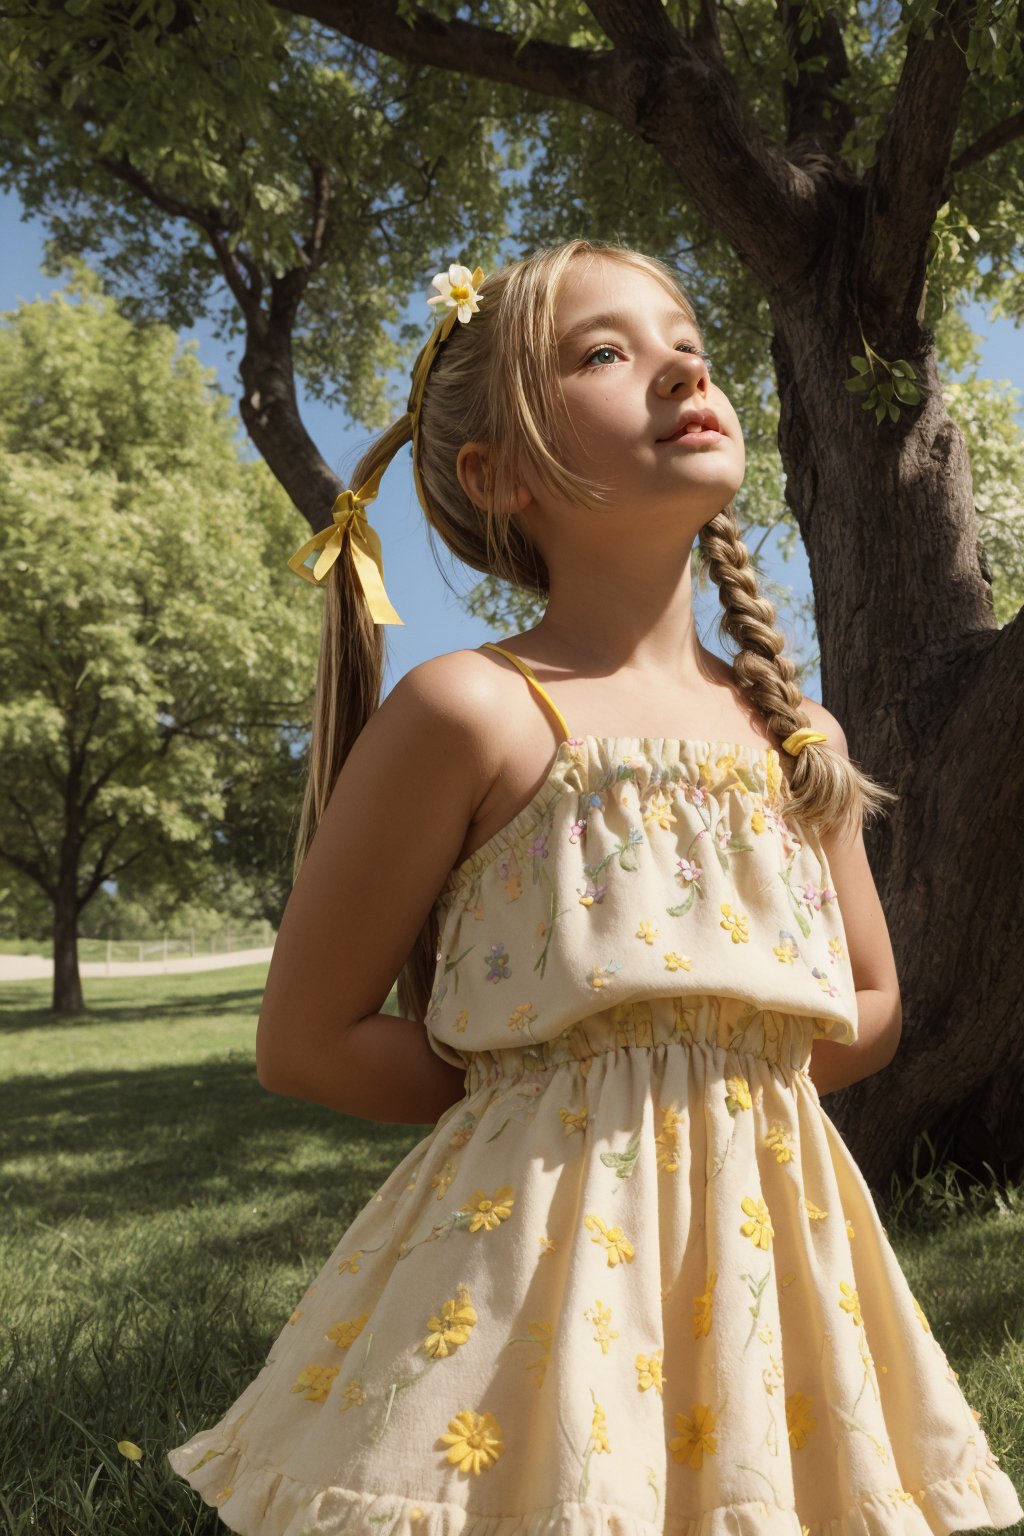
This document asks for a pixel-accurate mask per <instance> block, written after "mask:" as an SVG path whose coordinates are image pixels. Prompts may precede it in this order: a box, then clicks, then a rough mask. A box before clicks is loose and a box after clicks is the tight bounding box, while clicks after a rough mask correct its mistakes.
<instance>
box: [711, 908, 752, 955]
mask: <svg viewBox="0 0 1024 1536" xmlns="http://www.w3.org/2000/svg"><path fill="white" fill-rule="evenodd" d="M720 910H721V911H722V912H723V913H724V920H723V921H722V922H720V923H719V925H718V926H719V928H724V929H726V931H727V932H728V933H729V934H730V936H731V938H732V941H733V943H734V944H746V943H748V942H749V940H750V933H749V931H748V927H747V924H748V922H749V919H748V918H746V917H744V916H742V915H741V914H740V913H739V912H734V911H733V909H732V904H731V903H730V902H728V901H723V902H722V904H721V908H720Z"/></svg>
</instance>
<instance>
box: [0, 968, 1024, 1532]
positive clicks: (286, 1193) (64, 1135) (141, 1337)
mask: <svg viewBox="0 0 1024 1536" xmlns="http://www.w3.org/2000/svg"><path fill="white" fill-rule="evenodd" d="M265 976H266V967H265V966H257V967H248V968H243V969H238V970H229V971H217V972H206V973H198V974H196V975H191V976H157V977H149V978H145V979H144V980H137V981H136V980H130V981H116V980H112V981H103V980H87V981H86V982H85V984H84V985H85V995H86V1001H87V1003H88V1005H89V1009H90V1012H89V1013H88V1015H87V1016H86V1017H84V1018H82V1019H78V1020H73V1019H72V1020H65V1019H61V1018H58V1017H56V1016H55V1015H54V1014H52V1013H51V1012H50V1011H49V1006H48V1005H49V983H46V982H39V983H23V984H18V985H16V986H15V985H8V986H6V987H0V1085H2V1087H0V1156H2V1157H3V1162H2V1164H0V1339H2V1350H0V1530H3V1531H4V1533H5V1536H29V1533H31V1536H101V1533H102V1536H204V1533H205V1536H213V1533H218V1536H219V1533H220V1532H222V1531H224V1530H225V1529H226V1528H225V1526H224V1525H223V1524H222V1523H221V1522H220V1520H219V1518H218V1516H217V1513H216V1511H215V1510H213V1509H209V1508H207V1507H206V1506H205V1505H204V1504H202V1502H201V1500H200V1499H199V1496H198V1494H196V1493H194V1492H193V1491H192V1489H190V1488H189V1487H188V1486H187V1485H186V1484H185V1483H184V1482H183V1481H182V1480H181V1479H178V1478H176V1477H175V1476H174V1474H173V1473H172V1472H171V1471H170V1469H169V1467H168V1466H167V1463H166V1461H165V1459H164V1452H165V1450H166V1448H167V1447H168V1446H170V1445H174V1444H178V1443H180V1442H181V1441H183V1440H184V1439H185V1438H186V1437H187V1436H188V1435H189V1434H191V1433H192V1432H193V1431H194V1430H195V1429H197V1428H198V1427H201V1426H202V1425H204V1424H206V1423H211V1422H213V1421H214V1420H215V1419H216V1418H218V1417H220V1416H221V1415H222V1414H223V1412H224V1411H225V1409H226V1407H227V1406H228V1405H229V1404H230V1403H231V1402H232V1401H233V1400H234V1399H235V1398H236V1397H237V1396H238V1395H239V1393H240V1392H241V1390H242V1388H243V1387H244V1386H245V1385H246V1383H247V1382H248V1381H249V1380H251V1378H252V1377H253V1376H254V1375H256V1374H257V1373H258V1371H259V1369H260V1368H261V1366H262V1365H263V1363H264V1360H265V1358H266V1354H267V1351H268V1350H269V1348H270V1345H271V1343H272V1342H273V1340H274V1338H276V1336H277V1334H278V1333H279V1332H280V1329H281V1327H282V1325H283V1321H284V1320H285V1319H287V1317H288V1316H289V1315H290V1313H291V1310H292V1308H293V1307H294V1305H295V1302H296V1298H297V1297H298V1296H300V1295H301V1294H302V1291H303V1290H304V1289H305V1287H306V1285H308V1284H309V1282H310V1281H311V1280H312V1279H313V1277H314V1276H315V1274H316V1273H317V1272H318V1270H319V1269H320V1268H321V1267H322V1264H323V1262H324V1259H325V1257H326V1255H327V1254H329V1253H330V1252H331V1250H332V1249H333V1248H334V1246H335V1244H336V1243H337V1241H338V1238H339V1236H340V1235H341V1233H342V1231H343V1230H344V1228H345V1227H346V1226H347V1225H348V1224H349V1223H350V1222H351V1220H352V1219H353V1217H354V1216H355V1215H356V1213H357V1212H358V1211H359V1210H360V1209H361V1208H362V1206H363V1205H364V1204H365V1203H366V1202H367V1200H368V1199H369V1198H370V1197H371V1195H372V1194H373V1193H374V1191H375V1190H376V1189H377V1188H378V1187H379V1186H380V1185H381V1184H382V1183H383V1182H384V1180H385V1179H386V1178H387V1176H388V1174H389V1173H390V1172H391V1170H392V1169H393V1168H394V1167H395V1165H396V1164H397V1163H398V1162H399V1161H400V1160H401V1159H402V1158H403V1157H404V1156H405V1155H406V1153H407V1152H409V1151H410V1150H411V1149H412V1147H413V1146H414V1145H415V1144H416V1142H417V1141H418V1140H420V1139H421V1137H422V1136H423V1135H424V1134H426V1132H427V1131H428V1130H429V1127H422V1128H421V1127H407V1126H377V1125H373V1124H371V1123H369V1122H367V1121H363V1120H356V1119H351V1118H348V1117H345V1116H342V1115H338V1114H336V1113H334V1112H333V1111H330V1110H326V1109H322V1108H320V1107H319V1106H316V1105H308V1104H302V1103H299V1102H296V1101H293V1100H289V1099H285V1098H281V1097H279V1096H277V1095H272V1094H269V1093H267V1092H265V1090H263V1089H262V1088H261V1087H260V1086H259V1084H258V1082H257V1081H256V1075H255V1070H254V1065H253V1043H254V1038H255V1027H256V1015H257V1010H258V1007H259V999H260V996H261V993H262V988H263V983H264V980H265ZM883 1219H884V1221H885V1224H886V1228H887V1230H888V1234H889V1237H890V1240H891V1241H892V1243H893V1246H894V1248H895V1249H896V1252H897V1254H898V1256H899V1259H900V1262H901V1264H902V1265H903V1268H904V1270H905V1272H906V1274H907V1277H908V1279H909V1280H910V1283H911V1286H912V1287H913V1289H914V1292H915V1294H916V1295H917V1296H918V1298H919V1299H920V1301H921V1303H922V1305H923V1307H924V1308H925V1310H926V1312H927V1315H928V1317H929V1320H930V1322H931V1324H932V1327H933V1328H934V1330H935V1331H936V1333H937V1335H938V1337H939V1338H940V1339H941V1341H942V1343H943V1347H944V1348H945V1350H946V1353H947V1354H948V1356H949V1358H950V1360H951V1362H952V1364H953V1366H954V1368H955V1369H957V1370H958V1371H959V1372H960V1384H961V1386H962V1387H963V1389H964V1391H965V1393H966V1395H967V1397H968V1400H969V1401H970V1402H971V1403H972V1405H973V1406H975V1407H976V1408H977V1409H978V1410H979V1412H980V1413H981V1414H982V1418H983V1422H984V1425H985V1429H986V1433H987V1434H988V1437H989V1440H990V1442H991V1444H992V1447H993V1449H994V1450H995V1452H996V1454H997V1455H999V1456H1000V1458H1001V1464H1002V1466H1003V1468H1004V1469H1005V1470H1006V1471H1007V1473H1008V1474H1009V1475H1010V1477H1011V1478H1013V1479H1014V1481H1015V1482H1016V1484H1017V1486H1018V1488H1021V1487H1022V1486H1024V1344H1022V1331H1024V1270H1022V1267H1021V1265H1020V1262H1019V1255H1020V1252H1021V1244H1022V1237H1024V1197H1022V1195H1021V1193H1020V1191H1015V1190H1012V1189H1011V1190H1008V1191H1004V1192H1003V1193H1002V1194H998V1193H996V1192H995V1191H989V1192H985V1191H978V1190H974V1191H973V1192H968V1193H967V1194H962V1193H961V1191H960V1189H959V1187H958V1186H957V1184H956V1182H955V1180H952V1179H951V1177H950V1174H949V1170H944V1171H936V1170H932V1171H929V1172H925V1173H924V1174H921V1175H919V1176H918V1178H917V1179H916V1180H915V1182H914V1184H913V1185H912V1186H911V1187H909V1188H908V1189H905V1190H902V1191H897V1192H896V1198H895V1199H894V1200H893V1201H892V1202H890V1203H887V1205H886V1208H885V1210H884V1213H883ZM126 1440H127V1441H131V1442H133V1443H134V1444H136V1445H137V1446H139V1447H140V1448H141V1450H142V1452H143V1455H142V1458H141V1460H138V1461H130V1460H128V1459H126V1458H125V1457H124V1456H123V1455H122V1454H121V1452H120V1451H119V1450H118V1442H119V1441H126ZM5 1522H6V1525H5Z"/></svg>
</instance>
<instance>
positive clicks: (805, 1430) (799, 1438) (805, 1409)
mask: <svg viewBox="0 0 1024 1536" xmlns="http://www.w3.org/2000/svg"><path fill="white" fill-rule="evenodd" d="M817 1424H818V1421H817V1419H816V1418H815V1417H814V1414H813V1413H812V1412H811V1399H810V1398H809V1397H807V1396H806V1394H805V1393H803V1392H793V1393H792V1394H791V1395H790V1396H789V1397H787V1398H786V1428H787V1429H788V1430H789V1443H790V1445H791V1446H792V1447H793V1449H794V1450H795V1451H800V1450H803V1448H804V1446H805V1445H806V1444H807V1437H808V1435H809V1434H810V1433H811V1432H812V1430H814V1429H816V1428H817Z"/></svg>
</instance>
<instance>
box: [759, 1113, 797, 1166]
mask: <svg viewBox="0 0 1024 1536" xmlns="http://www.w3.org/2000/svg"><path fill="white" fill-rule="evenodd" d="M764 1144H765V1146H766V1147H770V1148H771V1150H772V1151H773V1152H774V1153H775V1161H776V1162H777V1163H791V1162H792V1161H793V1137H792V1135H791V1133H790V1132H789V1131H788V1130H787V1129H786V1127H785V1126H784V1125H779V1124H778V1123H777V1122H775V1121H773V1122H772V1128H771V1130H770V1131H769V1132H768V1134H767V1136H766V1137H765V1138H764Z"/></svg>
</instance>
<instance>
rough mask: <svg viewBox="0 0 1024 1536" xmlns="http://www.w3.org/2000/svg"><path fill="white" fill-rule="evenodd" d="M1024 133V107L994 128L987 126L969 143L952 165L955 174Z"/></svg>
mask: <svg viewBox="0 0 1024 1536" xmlns="http://www.w3.org/2000/svg"><path fill="white" fill-rule="evenodd" d="M1022 134H1024V109H1022V110H1021V111H1020V112H1017V113H1015V114H1014V116H1013V117H1008V118H1006V119H1005V120H1004V121H1003V122H1001V123H996V124H995V126H994V127H992V128H986V130H985V132H984V133H983V134H981V136H980V137H979V138H977V139H975V141H974V143H973V144H968V146H967V148H966V149H962V150H961V151H960V153H959V154H958V155H957V157H956V159H955V160H954V161H953V163H952V165H951V166H950V170H951V171H952V173H953V175H954V176H955V175H957V173H958V172H959V171H965V170H966V169H967V167H968V166H969V165H977V164H978V161H979V160H984V159H985V158H986V157H987V156H988V155H992V154H994V153H995V151H996V150H997V149H1002V148H1003V147H1004V146H1005V145H1007V144H1010V143H1012V142H1013V140H1014V139H1019V138H1020V137H1021V135H1022Z"/></svg>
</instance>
